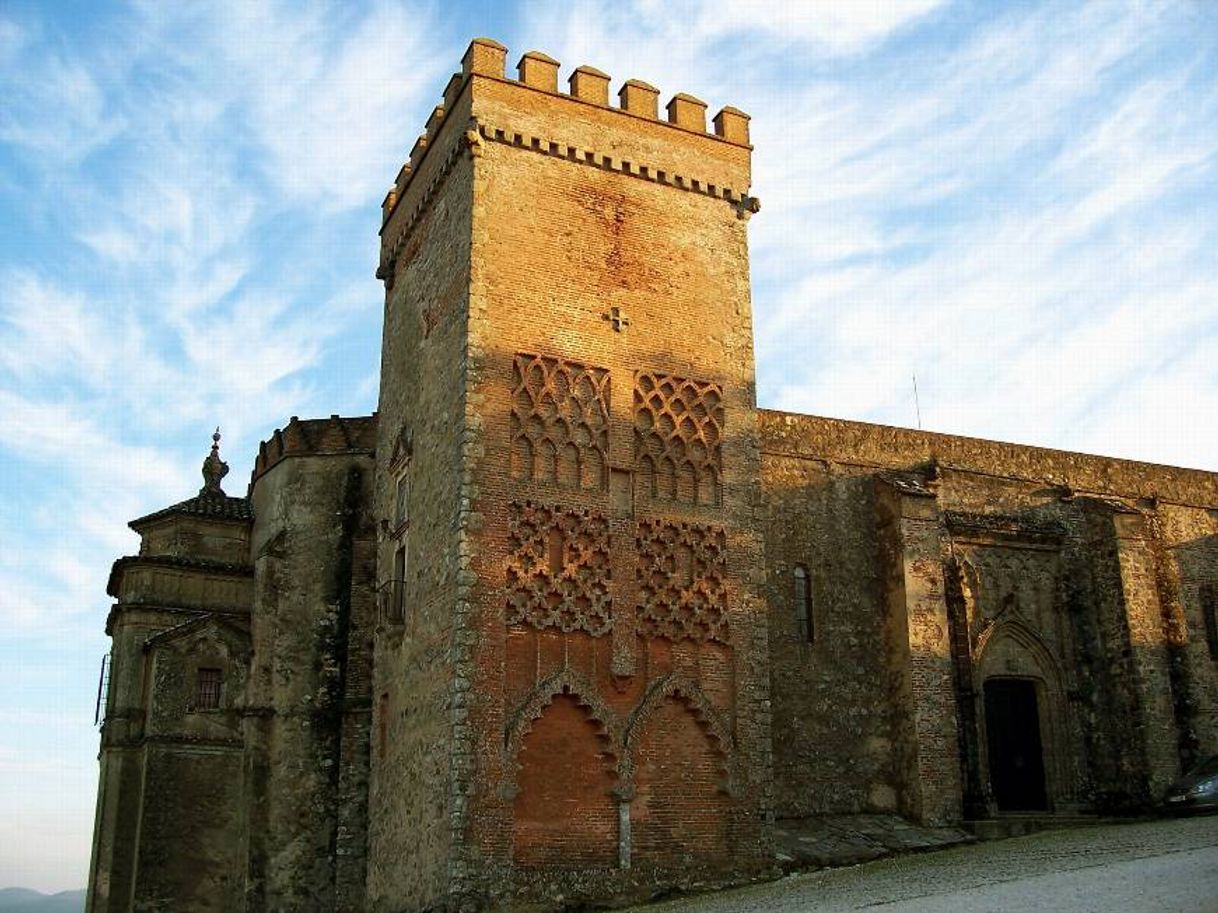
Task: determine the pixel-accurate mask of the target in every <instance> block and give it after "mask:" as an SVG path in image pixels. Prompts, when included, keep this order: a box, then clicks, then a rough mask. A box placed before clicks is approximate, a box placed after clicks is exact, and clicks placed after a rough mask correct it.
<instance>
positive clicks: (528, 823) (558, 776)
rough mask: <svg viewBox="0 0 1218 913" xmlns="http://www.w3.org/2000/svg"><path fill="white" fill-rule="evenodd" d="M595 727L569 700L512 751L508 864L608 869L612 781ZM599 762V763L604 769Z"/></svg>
mask: <svg viewBox="0 0 1218 913" xmlns="http://www.w3.org/2000/svg"><path fill="white" fill-rule="evenodd" d="M605 749H606V744H605V739H604V736H603V728H602V726H601V725H600V724H599V723H597V722H596V720H594V719H592V717H591V716H590V715H589V714H588V712H587V711H586V710H585V709H584V708H582V707H580V706H579V702H578V699H577V698H575V697H572V696H571V695H569V694H560V695H558V696H556V697H555V698H554V700H553V702H551V703H550V704H549V706H547V707H546V708H545V710H544V711H542V714H541V717H540V718H538V719H537V720H534V721H533V725H532V728H531V729H530V730H529V732H528V734H527V735H526V736H525V738H524V742H523V745H522V746H521V749H520V755H519V759H518V763H519V765H520V772H519V774H518V775H517V785H518V787H519V790H520V791H519V793H518V794H517V796H516V802H515V827H514V829H513V840H512V858H513V860H514V861H515V862H517V863H521V864H524V865H560V866H572V867H578V866H586V865H612V864H613V863H614V862H615V861H616V860H617V803H616V802H615V801H614V799H613V797H612V796H611V795H610V790H611V789H612V788H613V785H614V783H615V781H616V779H617V778H616V776H615V774H614V771H613V759H612V757H609V758H606V756H605ZM606 761H607V763H606Z"/></svg>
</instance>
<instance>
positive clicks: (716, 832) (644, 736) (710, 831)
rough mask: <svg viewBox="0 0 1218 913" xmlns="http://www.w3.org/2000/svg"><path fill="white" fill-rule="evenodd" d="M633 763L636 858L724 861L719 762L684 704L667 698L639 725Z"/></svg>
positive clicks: (725, 815)
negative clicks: (641, 725)
mask: <svg viewBox="0 0 1218 913" xmlns="http://www.w3.org/2000/svg"><path fill="white" fill-rule="evenodd" d="M634 763H635V771H636V773H635V785H636V789H637V793H636V796H635V799H634V802H633V803H631V807H630V832H631V844H632V847H633V849H635V850H636V851H637V852H638V854H639V856H640V858H641V859H644V860H648V859H657V858H666V859H686V860H688V861H690V862H693V861H694V860H699V861H703V862H704V861H706V860H712V859H716V858H723V857H725V856H726V855H727V854H728V850H729V843H728V828H729V814H728V813H729V811H730V806H729V804H728V802H727V796H726V795H725V793H724V792H723V790H722V789H721V786H722V785H723V781H724V759H723V756H722V754H721V753H720V752H719V751H718V750H717V746H716V745H714V743H713V740H712V738H711V735H710V733H708V732H707V731H706V730H705V729H704V728H703V726H702V725H700V723H699V721H698V719H697V717H696V716H695V714H694V712H693V710H692V709H691V708H690V707H689V706H688V705H687V704H686V703H685V702H684V701H682V700H680V699H679V698H678V697H676V696H673V697H668V698H665V699H664V700H663V701H662V702H661V703H660V704H659V705H658V706H657V707H656V708H655V710H654V711H653V712H652V713H651V715H650V717H649V718H648V719H647V721H646V722H645V724H644V725H643V729H642V732H641V734H640V736H639V739H638V743H637V747H636V749H635V758H634Z"/></svg>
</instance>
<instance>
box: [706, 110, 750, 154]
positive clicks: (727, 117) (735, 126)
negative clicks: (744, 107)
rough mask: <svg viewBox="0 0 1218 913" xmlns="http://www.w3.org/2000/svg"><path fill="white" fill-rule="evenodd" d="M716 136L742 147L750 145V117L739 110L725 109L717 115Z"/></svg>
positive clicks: (715, 118)
mask: <svg viewBox="0 0 1218 913" xmlns="http://www.w3.org/2000/svg"><path fill="white" fill-rule="evenodd" d="M713 123H714V125H715V136H721V137H723V139H725V140H727V141H728V142H729V143H738V144H739V145H741V146H747V145H748V144H749V116H748V115H747V114H745V113H744V112H743V111H741V110H740V109H739V108H724V109H723V110H722V111H720V112H719V113H718V114H716V115H715V117H714V120H713Z"/></svg>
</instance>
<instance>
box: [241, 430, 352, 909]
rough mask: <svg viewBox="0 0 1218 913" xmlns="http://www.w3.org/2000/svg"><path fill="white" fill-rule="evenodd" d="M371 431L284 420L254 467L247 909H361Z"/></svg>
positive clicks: (247, 806) (248, 742)
mask: <svg viewBox="0 0 1218 913" xmlns="http://www.w3.org/2000/svg"><path fill="white" fill-rule="evenodd" d="M374 433H375V427H374V425H373V423H372V422H370V421H369V420H368V419H362V420H358V419H357V420H350V419H345V420H340V419H338V418H337V417H335V418H333V419H331V420H325V419H322V420H316V421H310V422H299V421H293V422H291V423H289V425H288V426H287V428H285V429H284V431H283V432H277V437H276V439H275V440H276V441H278V440H280V439H281V438H282V439H283V440H284V446H285V455H284V456H283V457H282V458H280V459H278V460H277V461H272V462H270V463H269V465H266V461H260V465H259V466H258V468H256V470H255V476H254V481H253V483H252V486H251V500H252V503H253V507H254V511H255V516H256V517H257V520H256V522H255V524H254V531H253V537H252V542H251V553H252V555H253V556H254V568H255V578H254V586H255V599H254V611H253V615H252V622H253V627H252V639H253V660H252V666H251V671H250V687H249V689H248V697H247V702H248V709H247V716H246V727H247V729H246V741H247V751H246V777H247V782H248V784H249V788H248V792H247V794H246V797H245V801H244V804H243V807H244V809H245V813H246V815H247V816H248V819H247V820H248V822H249V823H248V849H247V852H248V860H249V861H248V867H249V873H248V884H247V892H248V897H249V902H250V904H251V908H252V909H267V910H274V909H292V910H300V911H322V910H333V909H341V908H345V907H346V906H350V905H352V904H354V905H355V906H356V908H358V906H359V905H362V901H363V897H362V894H363V889H362V884H363V881H364V859H365V837H364V833H365V821H366V807H367V806H366V791H367V757H366V753H365V751H364V749H363V747H362V746H363V745H366V743H367V729H368V716H369V713H370V706H369V705H370V692H369V684H370V683H369V681H368V671H367V667H368V661H367V658H366V657H365V656H364V655H363V654H364V653H366V651H367V649H368V645H369V644H370V640H371V635H372V626H373V606H372V603H373V598H372V587H373V586H374V581H375V567H374V563H373V562H372V560H371V557H372V556H371V546H370V542H371V540H372V536H373V525H372V521H371V513H370V510H369V506H370V503H371V497H372V483H373V465H372V459H371V449H372V447H371V445H372V443H373V434H374ZM361 444H362V447H361V446H360V445H361ZM352 815H354V819H352V817H351V816H352ZM352 884H354V885H355V887H352ZM352 891H354V892H355V896H354V897H351V896H348V897H347V898H346V900H347V903H346V904H345V905H343V906H340V905H339V903H340V894H341V893H343V892H345V893H346V894H348V895H350V894H351V893H352Z"/></svg>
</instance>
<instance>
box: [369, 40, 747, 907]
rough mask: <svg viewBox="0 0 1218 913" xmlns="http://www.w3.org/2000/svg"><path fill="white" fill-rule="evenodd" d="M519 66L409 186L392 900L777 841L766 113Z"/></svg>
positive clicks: (614, 871) (599, 882)
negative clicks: (763, 401) (757, 339)
mask: <svg viewBox="0 0 1218 913" xmlns="http://www.w3.org/2000/svg"><path fill="white" fill-rule="evenodd" d="M505 63H506V51H505V49H504V48H503V47H502V46H501V45H499V44H497V43H495V42H493V41H488V40H485V39H478V40H475V41H474V42H473V43H472V44H471V45H470V47H469V49H468V51H467V52H466V55H465V58H464V60H463V69H462V71H461V72H460V73H457V74H455V75H454V76H453V77H452V79H451V80H450V82H449V84H448V86H447V88H446V90H445V92H444V99H443V103H442V105H441V106H439V107H437V108H436V109H435V111H434V113H433V114H432V116H431V117H430V118H429V120H428V123H427V130H426V133H425V134H424V135H423V136H420V137H419V139H418V141H417V142H416V143H415V146H414V148H413V150H412V151H411V155H410V161H409V163H408V164H407V165H406V166H404V167H403V169H402V171H401V173H400V174H399V176H398V179H397V182H396V184H395V186H394V188H393V189H392V190H391V191H390V193H389V195H388V197H387V198H386V201H385V209H384V225H383V228H382V231H381V267H380V270H379V272H378V275H379V276H380V277H381V278H382V279H383V280H384V282H385V287H386V299H385V324H384V326H385V331H384V344H383V354H382V378H381V395H380V407H379V414H380V420H379V432H378V433H379V440H378V446H377V460H378V465H377V473H378V488H377V499H378V500H377V504H378V513H379V515H380V516H382V517H383V518H385V519H384V520H383V521H382V523H381V526H380V543H379V551H378V567H379V568H380V571H379V572H378V573H379V577H380V581H381V583H380V600H379V611H380V624H379V629H378V633H377V638H376V645H375V658H374V669H375V673H374V685H373V700H374V706H375V709H374V719H373V726H372V746H371V785H370V794H369V849H368V898H369V908H370V909H372V910H382V909H385V910H388V909H395V910H396V909H415V908H419V907H422V906H424V905H427V904H439V903H453V902H455V901H458V900H460V899H462V898H469V899H470V901H471V902H481V901H486V900H494V899H500V900H502V899H507V900H518V901H526V900H531V899H541V900H544V899H546V898H547V897H549V898H553V897H554V896H556V895H559V894H561V895H563V897H565V898H566V899H567V901H572V900H575V899H578V898H579V897H580V896H582V895H584V894H589V895H593V896H599V897H603V896H605V895H606V894H609V893H630V892H631V891H636V890H651V889H653V888H655V887H656V886H661V885H671V884H679V883H683V882H687V881H694V880H698V881H702V882H708V881H715V880H730V879H734V878H739V877H741V876H744V875H746V874H749V873H751V872H755V871H757V870H759V869H761V868H763V867H765V866H766V865H768V864H769V863H768V860H769V859H770V858H771V854H770V852H769V846H768V839H769V828H768V824H769V816H770V812H769V807H770V798H769V789H770V756H769V751H770V749H769V737H770V736H769V694H768V687H769V685H768V673H767V666H766V662H767V646H766V645H767V634H766V618H765V610H764V605H763V600H762V597H761V595H760V592H761V583H762V575H763V566H764V561H763V555H762V548H761V541H760V536H759V534H758V528H759V524H758V522H757V518H758V515H759V511H760V490H759V462H758V461H759V451H758V437H757V428H756V421H757V418H756V412H755V402H754V377H753V350H752V323H751V312H750V300H749V274H748V258H747V242H746V227H747V221H748V217H749V215H750V213H752V212H754V211H756V208H757V204H756V201H755V200H754V199H753V198H751V197H750V196H749V193H748V191H749V184H750V151H751V147H750V146H749V142H748V117H747V116H746V115H744V114H743V113H741V112H739V111H736V110H735V109H732V108H725V109H723V110H722V111H721V112H720V113H719V114H717V115H716V116H715V117H714V118H713V132H708V128H707V123H706V105H705V104H704V103H702V102H701V101H699V100H698V99H696V98H693V97H691V96H688V95H684V94H679V95H676V96H674V97H673V98H672V99H671V100H670V101H669V102H668V103H667V105H666V115H667V116H666V117H662V116H661V115H660V112H659V92H658V90H656V89H655V88H653V87H651V86H649V85H647V84H646V83H643V82H639V81H635V80H630V81H628V82H626V83H624V84H623V85H622V86H621V88H620V91H619V93H618V103H617V104H616V105H614V104H611V103H610V78H609V77H608V76H606V75H605V74H603V73H601V72H599V71H598V70H595V69H593V68H591V67H586V66H584V67H579V68H578V69H576V70H575V71H574V72H573V73H572V75H571V76H570V80H569V90H568V91H560V90H559V87H558V70H559V64H558V63H557V62H556V61H554V60H552V59H551V58H549V57H547V56H545V55H544V54H539V53H536V52H531V53H528V54H525V55H524V56H523V57H522V58H521V59H520V62H519V65H518V68H517V73H518V76H517V78H511V77H509V76H507V75H505ZM590 876H593V877H590Z"/></svg>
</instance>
